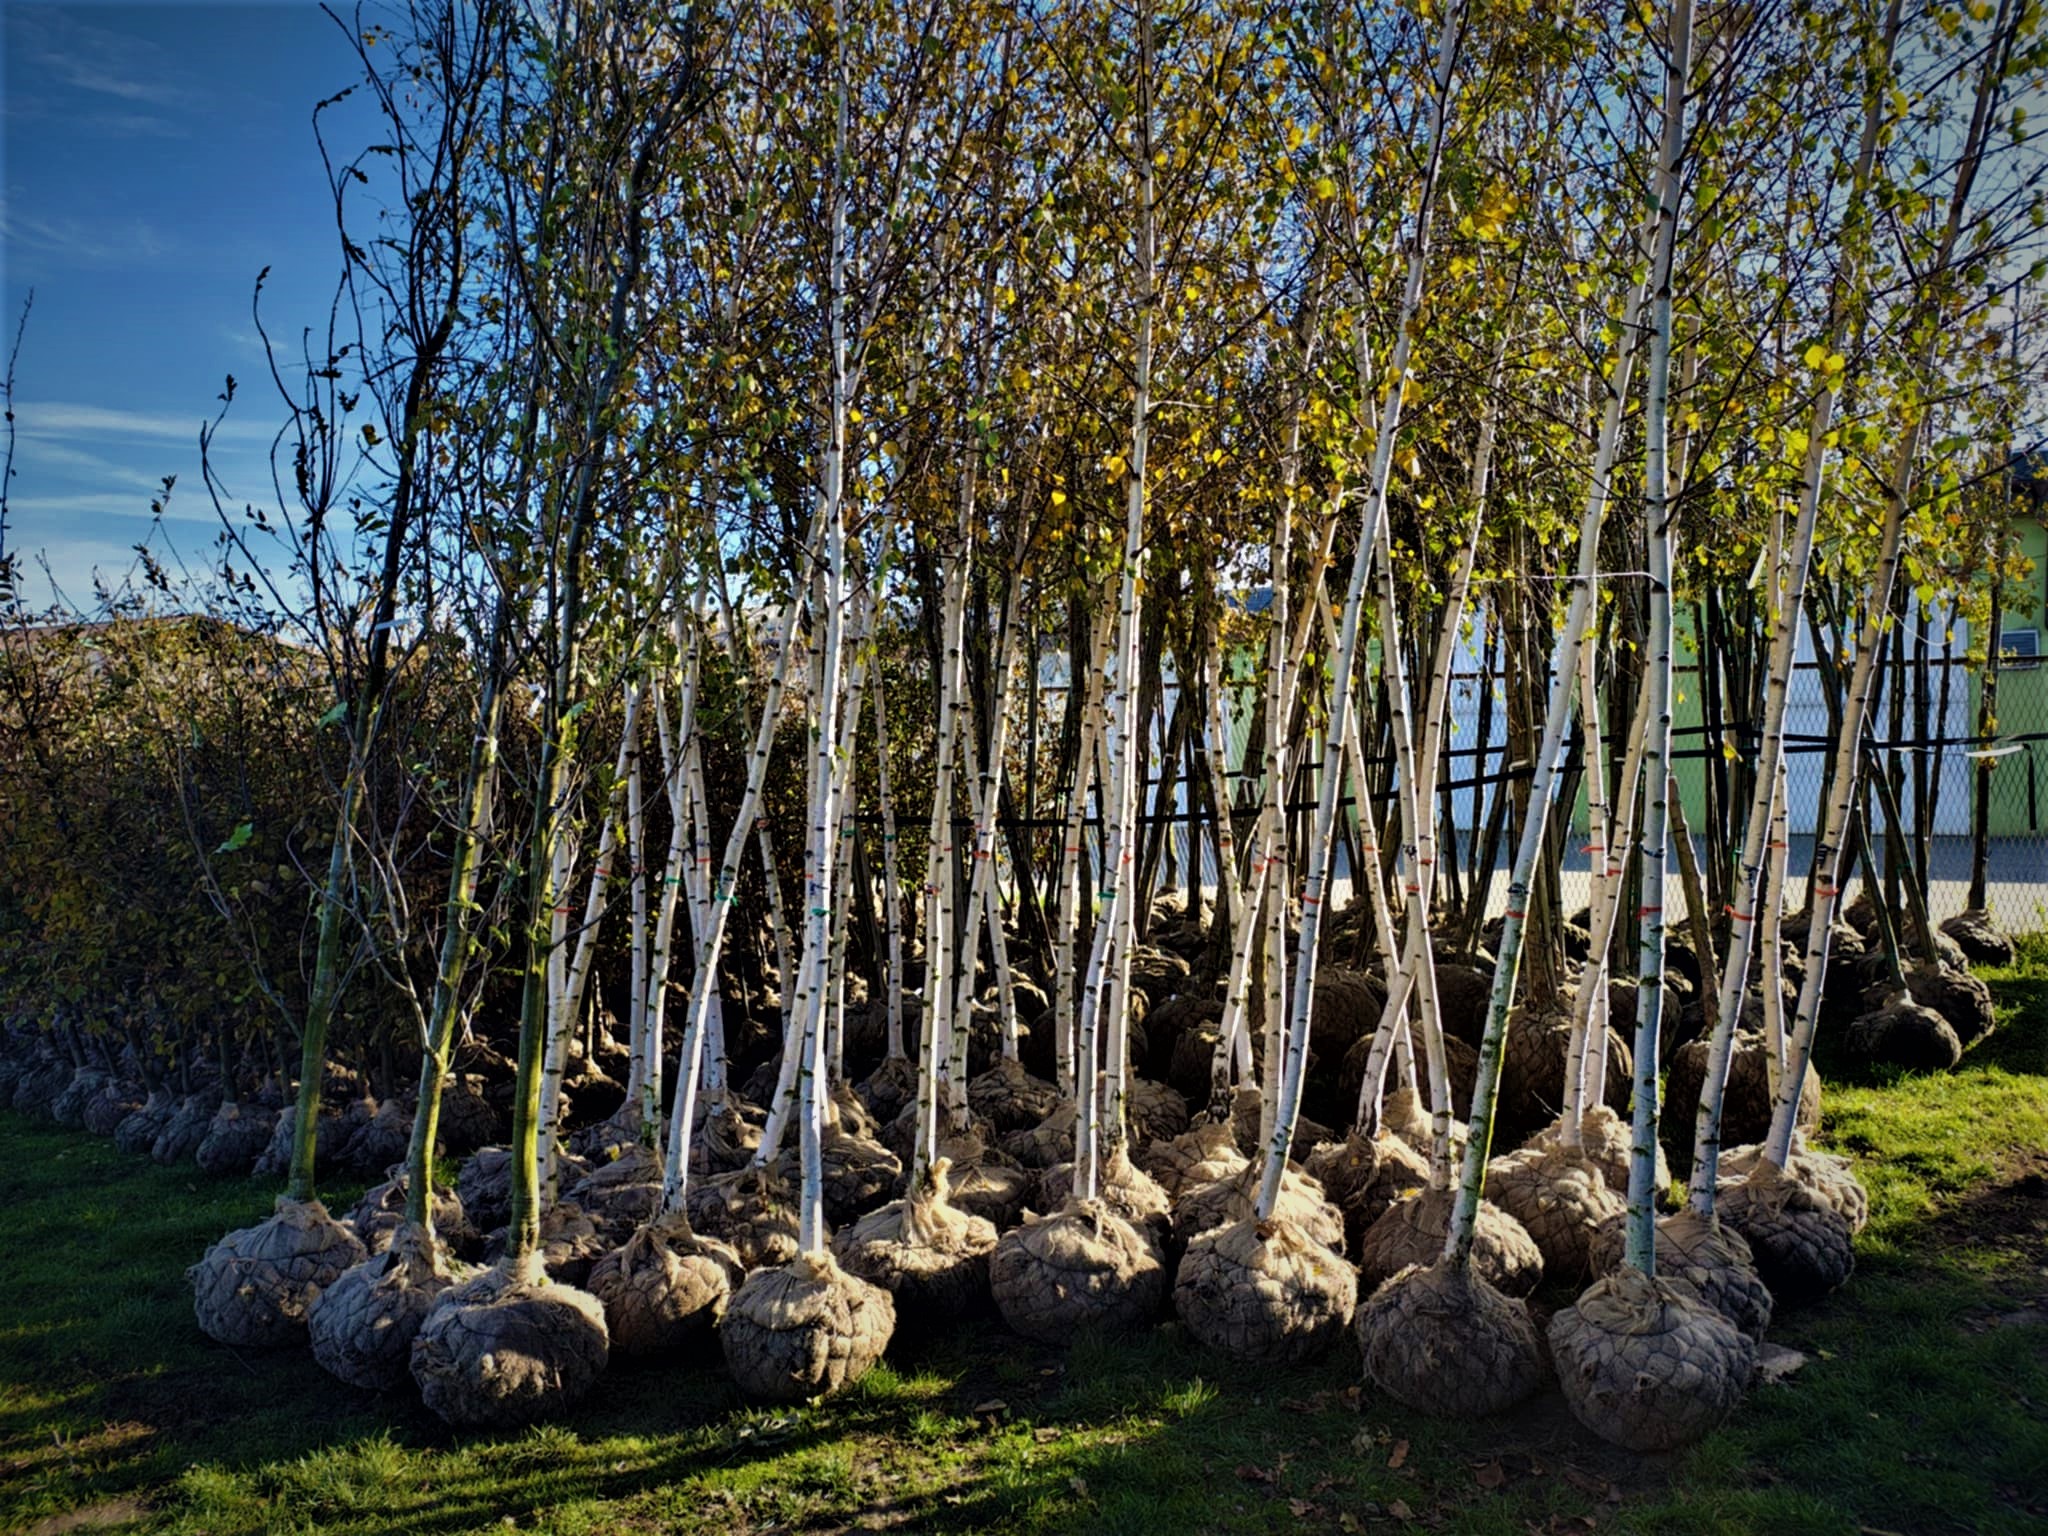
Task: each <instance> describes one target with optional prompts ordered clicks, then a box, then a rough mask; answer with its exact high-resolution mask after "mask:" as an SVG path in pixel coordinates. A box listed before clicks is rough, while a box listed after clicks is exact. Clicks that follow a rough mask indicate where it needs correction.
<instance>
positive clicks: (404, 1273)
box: [306, 1225, 467, 1392]
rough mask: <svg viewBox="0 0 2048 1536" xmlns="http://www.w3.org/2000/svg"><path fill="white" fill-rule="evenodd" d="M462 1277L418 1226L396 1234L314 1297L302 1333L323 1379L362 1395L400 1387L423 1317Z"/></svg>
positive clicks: (405, 1379)
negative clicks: (326, 1377) (358, 1390)
mask: <svg viewBox="0 0 2048 1536" xmlns="http://www.w3.org/2000/svg"><path fill="white" fill-rule="evenodd" d="M466 1274H467V1271H466V1268H465V1267H464V1266H460V1265H453V1264H451V1263H450V1262H449V1260H448V1256H447V1254H446V1252H445V1250H444V1249H443V1248H442V1246H441V1245H440V1243H438V1242H436V1241H434V1240H433V1239H432V1238H430V1237H429V1236H428V1235H427V1234H426V1233H425V1232H423V1231H421V1230H420V1229H419V1228H418V1227H416V1226H411V1225H406V1226H403V1227H401V1228H399V1229H397V1230H396V1231H395V1232H394V1233H392V1234H389V1235H388V1236H387V1238H386V1241H385V1244H384V1248H383V1250H382V1251H381V1252H378V1253H374V1254H372V1255H371V1256H370V1257H369V1258H367V1259H365V1260H363V1262H362V1263H360V1264H358V1265H356V1266H355V1267H354V1268H353V1269H350V1270H347V1271H345V1272H344V1273H343V1274H342V1275H341V1276H340V1277H339V1278H337V1279H336V1280H335V1281H334V1283H333V1284H332V1285H329V1286H327V1287H325V1288H324V1289H323V1290H322V1291H321V1292H320V1294H319V1295H318V1296H316V1297H314V1298H313V1305H312V1307H311V1309H310V1310H309V1311H308V1312H307V1314H306V1332H307V1337H308V1341H309V1342H310V1343H311V1344H312V1346H313V1358H314V1360H315V1361H317V1362H318V1363H319V1365H320V1366H321V1368H322V1369H323V1370H325V1371H327V1373H328V1374H329V1375H332V1376H335V1377H338V1378H339V1379H340V1380H342V1381H345V1382H347V1383H348V1384H349V1385H350V1386H352V1387H362V1388H363V1389H365V1390H366V1391H371V1392H389V1391H393V1390H395V1389H397V1388H399V1387H402V1386H404V1385H406V1384H407V1383H408V1382H410V1381H411V1379H412V1341H413V1340H414V1339H415V1338H417V1337H418V1335H419V1331H420V1326H421V1325H422V1324H423V1323H425V1322H426V1320H427V1313H428V1312H430V1311H432V1310H433V1306H434V1303H435V1302H436V1301H438V1300H439V1299H440V1297H441V1293H442V1292H443V1291H445V1290H447V1289H448V1288H449V1287H450V1286H451V1285H454V1284H455V1283H456V1282H457V1281H458V1280H459V1279H462V1278H465V1277H466Z"/></svg>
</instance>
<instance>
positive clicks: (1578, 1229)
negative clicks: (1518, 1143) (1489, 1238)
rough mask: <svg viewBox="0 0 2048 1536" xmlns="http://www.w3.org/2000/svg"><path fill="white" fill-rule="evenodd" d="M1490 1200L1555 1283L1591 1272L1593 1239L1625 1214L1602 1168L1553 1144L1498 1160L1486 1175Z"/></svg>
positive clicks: (1567, 1148)
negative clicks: (1532, 1246) (1530, 1242)
mask: <svg viewBox="0 0 2048 1536" xmlns="http://www.w3.org/2000/svg"><path fill="white" fill-rule="evenodd" d="M1486 1198H1487V1199H1488V1200H1491V1201H1492V1202H1493V1203H1494V1204H1495V1205H1497V1206H1499V1207H1500V1208H1501V1209H1502V1210H1503V1211H1505V1212H1507V1213H1508V1215H1510V1216H1512V1217H1514V1218H1515V1220H1517V1221H1519V1222H1520V1223H1521V1224H1522V1226H1523V1227H1524V1228H1525V1229H1526V1230H1527V1231H1528V1234H1529V1236H1530V1237H1531V1238H1532V1239H1534V1241H1535V1243H1536V1247H1537V1248H1538V1250H1540V1251H1541V1253H1542V1254H1543V1272H1544V1273H1545V1274H1546V1275H1548V1276H1550V1277H1551V1278H1552V1279H1553V1280H1572V1281H1577V1280H1583V1279H1584V1278H1585V1277H1586V1276H1587V1275H1588V1274H1589V1273H1591V1262H1590V1258H1589V1249H1590V1247H1591V1244H1592V1241H1593V1234H1594V1233H1595V1232H1596V1231H1598V1230H1599V1228H1600V1226H1601V1224H1602V1223H1604V1222H1607V1221H1610V1220H1613V1219H1616V1218H1618V1217H1620V1216H1621V1215H1622V1214H1623V1212H1624V1210H1625V1204H1624V1202H1623V1200H1622V1197H1621V1196H1620V1195H1617V1194H1616V1193H1615V1192H1614V1191H1613V1190H1612V1189H1610V1188H1608V1186H1607V1179H1606V1176H1605V1175H1604V1174H1603V1173H1602V1172H1601V1170H1600V1167H1599V1165H1598V1164H1596V1163H1594V1162H1593V1161H1592V1160H1591V1159H1590V1158H1588V1157H1587V1156H1586V1155H1585V1154H1584V1153H1583V1152H1579V1151H1577V1150H1575V1149H1573V1148H1571V1147H1566V1146H1564V1145H1562V1144H1555V1143H1554V1144H1552V1145H1549V1146H1545V1147H1524V1148H1523V1149H1522V1150H1521V1151H1519V1152H1510V1153H1508V1154H1507V1156H1505V1157H1497V1158H1495V1159H1494V1160H1493V1162H1492V1164H1491V1165H1490V1166H1489V1167H1488V1169H1487V1172H1486Z"/></svg>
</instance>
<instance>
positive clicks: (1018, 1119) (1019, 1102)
mask: <svg viewBox="0 0 2048 1536" xmlns="http://www.w3.org/2000/svg"><path fill="white" fill-rule="evenodd" d="M967 1104H968V1107H969V1108H970V1109H972V1110H973V1111H974V1113H975V1114H976V1115H978V1116H980V1117H981V1118H982V1119H984V1120H986V1121H987V1122H988V1123H989V1124H990V1125H992V1126H994V1127H995V1128H996V1130H997V1131H998V1132H1002V1133H1007V1132H1009V1131H1022V1130H1028V1129H1029V1128H1030V1127H1032V1126H1034V1125H1036V1124H1038V1122H1039V1121H1041V1120H1043V1119H1044V1118H1045V1117H1046V1116H1047V1115H1049V1114H1051V1113H1052V1112H1053V1111H1054V1110H1056V1109H1058V1108H1059V1107H1060V1090H1059V1088H1058V1086H1057V1085H1056V1084H1053V1083H1048V1082H1046V1081H1045V1080H1044V1079H1043V1078H1039V1077H1033V1076H1032V1075H1031V1074H1030V1073H1029V1072H1027V1071H1026V1070H1025V1069H1024V1063H1023V1062H1021V1061H1012V1060H1011V1059H1010V1058H1009V1057H1007V1056H1005V1057H1003V1058H1001V1059H1000V1060H998V1061H997V1062H996V1064H995V1065H994V1066H992V1067H990V1068H989V1069H988V1070H987V1071H986V1072H984V1073H982V1074H981V1075H980V1076H979V1077H977V1078H974V1079H972V1080H971V1081H970V1082H969V1083H968V1084H967Z"/></svg>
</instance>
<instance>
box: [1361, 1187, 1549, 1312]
mask: <svg viewBox="0 0 2048 1536" xmlns="http://www.w3.org/2000/svg"><path fill="white" fill-rule="evenodd" d="M1457 1198H1458V1192H1457V1191H1456V1190H1454V1189H1425V1190H1423V1191H1421V1192H1420V1193H1418V1194H1415V1195H1411V1196H1409V1197H1408V1198H1407V1199H1405V1200H1401V1201H1399V1202H1397V1203H1396V1204H1394V1205H1393V1206H1391V1207H1389V1208H1388V1210H1387V1213H1386V1214H1385V1215H1384V1216H1382V1217H1380V1219H1379V1220H1378V1221H1376V1222H1374V1223H1373V1224H1372V1227H1371V1229H1370V1230H1368V1231H1367V1232H1366V1234H1365V1239H1364V1241H1363V1242H1361V1243H1360V1244H1359V1245H1358V1283H1359V1286H1360V1288H1361V1289H1365V1290H1370V1289H1371V1288H1372V1287H1374V1286H1377V1285H1380V1284H1382V1283H1384V1282H1385V1281H1387V1280H1390V1279H1392V1278H1393V1277H1394V1276H1395V1275H1397V1274H1399V1273H1400V1272H1401V1271H1402V1270H1404V1269H1408V1268H1410V1267H1411V1266H1423V1265H1429V1264H1434V1263H1435V1262H1436V1261H1437V1259H1438V1257H1439V1256H1440V1255H1441V1254H1442V1253H1443V1251H1444V1239H1445V1237H1446V1236H1447V1235H1448V1234H1449V1232H1450V1224H1451V1208H1452V1207H1453V1206H1454V1205H1455V1204H1456V1203H1457ZM1472 1268H1473V1270H1474V1271H1475V1272H1476V1273H1477V1274H1478V1275H1479V1276H1480V1277H1481V1278H1483V1279H1484V1280H1485V1281H1486V1283H1487V1284H1488V1285H1491V1286H1493V1287H1494V1288H1495V1289H1497V1290H1499V1291H1501V1292H1502V1293H1503V1294H1504V1295H1508V1296H1526V1295H1528V1294H1529V1293H1530V1292H1531V1291H1533V1290H1535V1289H1536V1287H1537V1286H1538V1285H1539V1284H1541V1283H1542V1280H1543V1252H1542V1250H1541V1249H1539V1248H1538V1247H1537V1246H1536V1240H1535V1239H1534V1238H1532V1237H1531V1236H1530V1235H1529V1233H1528V1229H1527V1228H1525V1227H1524V1226H1523V1225H1522V1224H1521V1223H1520V1222H1519V1221H1517V1220H1515V1218H1514V1217H1512V1216H1510V1215H1509V1214H1508V1213H1507V1212H1506V1211H1504V1210H1502V1209H1501V1208H1500V1207H1499V1206H1497V1205H1495V1204H1494V1203H1493V1202H1492V1201H1491V1200H1481V1201H1480V1202H1479V1213H1478V1215H1477V1216H1475V1217H1474V1218H1473V1229H1472Z"/></svg>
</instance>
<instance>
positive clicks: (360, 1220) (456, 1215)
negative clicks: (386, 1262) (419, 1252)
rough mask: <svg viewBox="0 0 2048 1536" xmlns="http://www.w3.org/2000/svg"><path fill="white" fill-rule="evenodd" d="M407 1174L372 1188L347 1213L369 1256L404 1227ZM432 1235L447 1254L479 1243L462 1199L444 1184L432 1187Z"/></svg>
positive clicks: (402, 1173)
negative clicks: (445, 1249)
mask: <svg viewBox="0 0 2048 1536" xmlns="http://www.w3.org/2000/svg"><path fill="white" fill-rule="evenodd" d="M405 1200H406V1174H405V1172H404V1171H403V1170H399V1171H397V1172H394V1173H393V1174H392V1176H391V1177H390V1178H388V1179H386V1180H385V1181H384V1182H383V1183H382V1184H375V1185H372V1186H371V1187H370V1188H369V1189H367V1190H365V1191H364V1192H363V1198H362V1199H360V1200H358V1201H357V1202H356V1204H355V1209H354V1210H352V1211H350V1212H349V1213H348V1224H349V1226H351V1227H352V1228H354V1229H355V1234H356V1236H357V1237H359V1238H361V1239H362V1243H363V1246H364V1247H365V1248H367V1249H368V1250H369V1251H370V1252H371V1254H372V1255H375V1254H379V1253H382V1252H383V1251H384V1250H385V1249H386V1248H388V1247H390V1246H391V1240H392V1238H393V1237H395V1236H396V1235H397V1233H398V1232H399V1230H400V1229H401V1228H402V1227H404V1226H405V1225H406V1224H407V1223H406V1216H405ZM432 1202H433V1210H432V1215H433V1219H434V1235H435V1236H436V1237H438V1238H439V1239H440V1240H441V1241H442V1242H443V1243H445V1244H446V1245H447V1246H448V1248H449V1249H450V1251H452V1252H455V1253H463V1252H465V1251H468V1250H470V1249H471V1248H472V1246H473V1245H474V1244H476V1243H477V1242H479V1241H481V1239H480V1237H479V1235H478V1234H477V1232H476V1230H475V1228H473V1227H471V1226H470V1224H469V1218H468V1216H467V1215H466V1214H465V1213H464V1212H463V1209H462V1197H461V1196H460V1195H458V1194H456V1193H455V1191H454V1190H452V1189H450V1188H448V1187H447V1186H446V1185H443V1184H436V1185H434V1186H433V1193H432Z"/></svg>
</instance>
